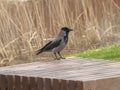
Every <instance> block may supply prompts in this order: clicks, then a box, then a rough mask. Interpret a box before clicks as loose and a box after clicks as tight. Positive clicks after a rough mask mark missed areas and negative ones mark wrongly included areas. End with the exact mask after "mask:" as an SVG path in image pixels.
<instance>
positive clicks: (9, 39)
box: [0, 0, 120, 64]
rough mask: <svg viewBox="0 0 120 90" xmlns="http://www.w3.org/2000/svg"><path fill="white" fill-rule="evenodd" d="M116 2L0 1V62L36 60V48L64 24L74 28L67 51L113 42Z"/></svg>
mask: <svg viewBox="0 0 120 90" xmlns="http://www.w3.org/2000/svg"><path fill="white" fill-rule="evenodd" d="M119 3H120V2H119V0H28V1H27V0H26V1H22V2H21V1H17V0H13V1H12V0H10V1H9V0H8V1H0V59H1V60H0V61H1V64H3V63H4V64H6V63H9V64H10V63H11V62H12V61H16V62H14V63H21V62H29V61H34V60H37V58H38V57H37V58H36V56H35V55H34V53H35V51H36V50H37V49H38V48H40V47H42V46H43V45H44V44H46V43H47V42H48V41H49V40H51V39H52V38H54V37H55V35H57V33H58V32H59V29H60V28H61V27H63V26H68V27H70V28H73V29H74V32H73V33H71V35H70V40H69V44H68V46H67V47H66V51H65V52H67V53H69V52H70V51H71V53H74V52H79V51H83V50H86V49H89V48H95V47H100V46H104V45H107V44H111V43H113V41H114V39H115V37H114V36H115V34H116V32H117V33H118V32H119V24H120V22H119V18H120V17H119V15H120V13H119V11H120V7H119V5H120V4H119ZM68 51H69V52H68ZM45 56H47V57H49V55H45ZM33 58H34V59H33ZM39 58H40V57H39ZM40 59H42V58H40ZM40 59H39V60H40ZM18 61H19V62H18Z"/></svg>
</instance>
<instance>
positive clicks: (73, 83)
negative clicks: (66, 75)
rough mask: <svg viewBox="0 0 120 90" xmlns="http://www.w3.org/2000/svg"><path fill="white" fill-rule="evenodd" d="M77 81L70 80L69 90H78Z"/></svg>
mask: <svg viewBox="0 0 120 90" xmlns="http://www.w3.org/2000/svg"><path fill="white" fill-rule="evenodd" d="M76 86H77V85H76V81H71V80H69V83H68V90H76Z"/></svg>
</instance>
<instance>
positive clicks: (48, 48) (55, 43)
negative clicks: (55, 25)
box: [42, 39, 61, 51]
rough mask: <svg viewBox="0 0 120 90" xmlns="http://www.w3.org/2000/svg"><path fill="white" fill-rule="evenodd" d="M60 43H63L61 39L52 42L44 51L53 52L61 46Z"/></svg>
mask: <svg viewBox="0 0 120 90" xmlns="http://www.w3.org/2000/svg"><path fill="white" fill-rule="evenodd" d="M60 42H61V39H58V40H54V41H51V42H49V43H48V44H46V45H45V46H44V47H43V48H42V49H43V51H48V50H51V49H53V48H55V47H57V46H59V45H60Z"/></svg>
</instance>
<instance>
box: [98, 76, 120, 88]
mask: <svg viewBox="0 0 120 90" xmlns="http://www.w3.org/2000/svg"><path fill="white" fill-rule="evenodd" d="M96 90H120V77H115V78H106V79H100V80H96Z"/></svg>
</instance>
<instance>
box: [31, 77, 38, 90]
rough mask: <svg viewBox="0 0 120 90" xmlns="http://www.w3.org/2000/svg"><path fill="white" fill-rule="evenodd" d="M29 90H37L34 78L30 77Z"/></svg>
mask: <svg viewBox="0 0 120 90" xmlns="http://www.w3.org/2000/svg"><path fill="white" fill-rule="evenodd" d="M29 79H30V90H37V84H36V78H35V77H30V78H29Z"/></svg>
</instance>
